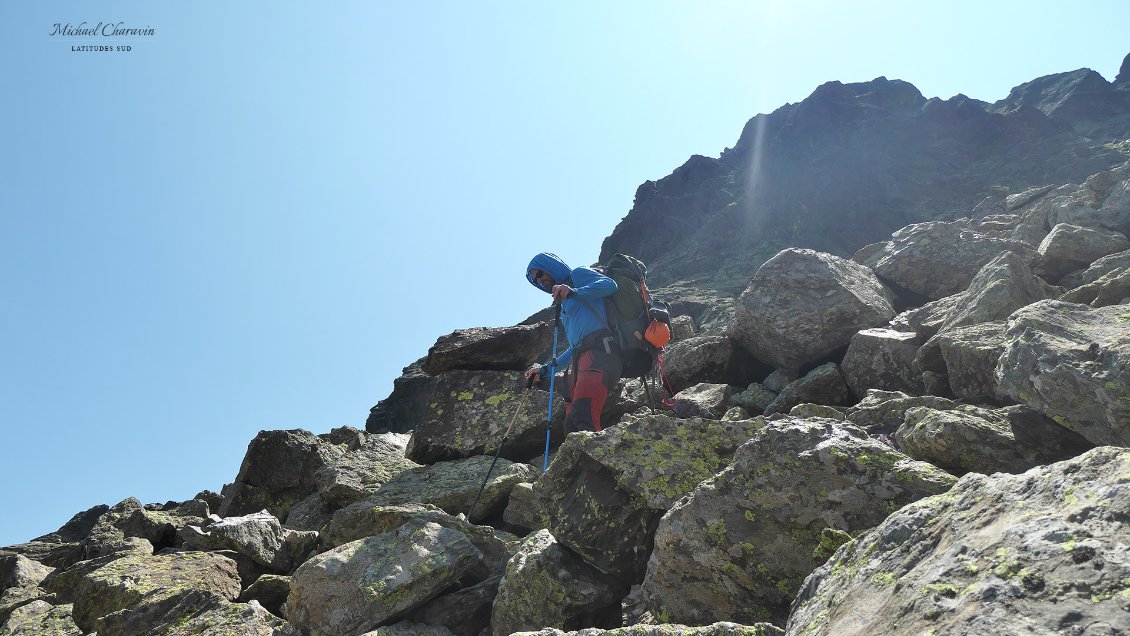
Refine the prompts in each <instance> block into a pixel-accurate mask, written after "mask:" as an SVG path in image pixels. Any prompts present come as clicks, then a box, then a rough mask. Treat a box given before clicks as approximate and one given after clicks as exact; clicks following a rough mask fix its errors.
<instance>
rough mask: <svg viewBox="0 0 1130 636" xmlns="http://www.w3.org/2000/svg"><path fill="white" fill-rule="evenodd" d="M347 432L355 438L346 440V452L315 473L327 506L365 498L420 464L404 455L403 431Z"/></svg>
mask: <svg viewBox="0 0 1130 636" xmlns="http://www.w3.org/2000/svg"><path fill="white" fill-rule="evenodd" d="M346 434H348V435H351V436H352V437H353V438H354V439H351V440H349V442H347V443H346V445H345V446H344V448H345V452H344V453H343V454H341V455H340V456H338V457H337V458H336V459H334V460H333V462H332V463H330V464H327V465H326V466H323V467H322V468H320V469H318V470H317V472H315V473H314V480H315V483H316V484H317V487H318V493H317V494H318V497H319V499H320V501H321V502H323V504H324V505H325V506H326V507H328V508H330V509H337V508H341V507H343V506H348V505H349V504H351V503H353V502H354V501H357V500H359V499H364V498H365V497H366V496H367V495H369V494H371V493H372V492H373V491H375V490H376V489H377V488H380V487H381V486H382V485H384V484H386V483H388V482H389V481H390V480H392V479H393V478H394V477H396V476H397V475H399V474H400V473H402V472H404V471H405V470H408V469H410V468H417V467H419V464H417V463H416V462H413V461H411V460H409V459H408V458H406V457H405V456H404V454H405V449H406V448H407V447H408V440H409V436H408V435H406V434H403V433H382V434H376V435H371V434H367V433H364V432H361V431H357V430H355V429H347V432H342V435H346ZM288 521H289V517H288Z"/></svg>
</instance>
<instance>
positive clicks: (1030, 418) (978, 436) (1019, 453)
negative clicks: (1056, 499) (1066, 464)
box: [894, 405, 1093, 475]
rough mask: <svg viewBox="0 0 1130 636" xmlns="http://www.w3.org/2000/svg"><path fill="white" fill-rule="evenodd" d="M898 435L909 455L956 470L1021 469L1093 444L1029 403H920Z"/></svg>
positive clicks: (1066, 456)
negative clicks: (1005, 405) (938, 406)
mask: <svg viewBox="0 0 1130 636" xmlns="http://www.w3.org/2000/svg"><path fill="white" fill-rule="evenodd" d="M894 439H895V442H896V443H897V444H898V447H899V449H900V450H902V451H903V452H904V453H906V454H907V455H910V456H911V457H913V458H915V459H920V460H922V461H926V462H930V463H931V464H934V465H935V466H938V467H940V468H943V469H945V470H947V471H949V472H951V473H953V474H955V475H962V474H965V473H967V472H978V473H985V474H990V473H998V472H1001V473H1022V472H1024V471H1026V470H1028V469H1029V468H1033V467H1035V466H1040V465H1043V464H1051V463H1054V462H1057V461H1062V460H1064V459H1070V458H1072V457H1075V456H1076V455H1080V454H1082V453H1083V452H1085V451H1087V450H1089V449H1091V448H1093V446H1092V445H1091V444H1088V443H1087V442H1086V440H1084V439H1083V438H1081V437H1080V436H1079V435H1077V434H1075V433H1072V432H1071V431H1069V430H1067V429H1065V428H1063V427H1062V426H1060V425H1058V424H1056V423H1055V422H1053V421H1051V420H1049V419H1048V418H1046V417H1044V416H1042V415H1040V414H1039V413H1036V412H1034V411H1031V410H1029V409H1027V408H1025V407H1009V408H1006V409H1000V410H988V409H983V408H977V407H974V406H966V405H961V406H959V407H957V408H954V409H948V410H937V409H932V408H929V407H922V406H920V407H916V408H912V409H910V410H908V411H907V412H906V419H905V422H904V423H903V424H902V426H901V427H899V429H898V430H897V431H896V432H895V435H894Z"/></svg>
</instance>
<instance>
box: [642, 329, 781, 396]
mask: <svg viewBox="0 0 1130 636" xmlns="http://www.w3.org/2000/svg"><path fill="white" fill-rule="evenodd" d="M663 372H664V374H665V375H666V376H667V381H668V382H670V383H671V388H672V389H673V390H674V391H675V392H679V391H682V390H683V389H685V388H687V387H689V386H693V385H695V384H699V383H702V382H707V383H711V384H738V385H742V386H745V385H746V384H749V382H750V381H752V380H753V378H754V377H761V376H763V375H765V373H768V372H769V369H766V368H765V366H764V364H762V363H760V362H758V361H757V360H755V359H754V358H753V357H751V356H750V355H749V353H748V352H746V351H745V350H744V349H742V348H741V347H739V346H737V345H736V344H735V342H734V341H733V340H732V339H730V338H729V337H728V336H723V335H718V334H704V335H701V336H694V337H693V338H688V339H687V340H682V341H679V342H673V343H671V344H670V345H668V346H667V348H666V349H665V350H664V352H663Z"/></svg>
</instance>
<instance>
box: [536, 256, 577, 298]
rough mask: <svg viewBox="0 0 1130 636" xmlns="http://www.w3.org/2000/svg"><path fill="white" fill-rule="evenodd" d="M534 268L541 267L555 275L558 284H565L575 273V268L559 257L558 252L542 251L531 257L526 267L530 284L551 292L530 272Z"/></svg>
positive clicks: (554, 278) (542, 269)
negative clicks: (542, 286)
mask: <svg viewBox="0 0 1130 636" xmlns="http://www.w3.org/2000/svg"><path fill="white" fill-rule="evenodd" d="M533 269H540V270H541V271H543V272H545V273H547V274H549V275H550V276H552V277H553V280H555V281H557V284H558V285H563V284H565V283H566V282H567V281H568V280H569V276H570V275H571V274H572V273H573V270H572V269H570V268H569V266H568V265H566V264H565V262H564V261H562V260H561V259H560V258H558V257H557V255H556V254H550V253H549V252H542V253H541V254H538V255H537V256H535V257H533V258H532V259H530V264H529V265H528V266H527V267H526V280H528V281H530V284H531V285H533V286H534V287H537V288H538V289H541V290H542V291H543V292H546V293H549V290H548V289H542V288H541V286H540V285H538V281H537V280H535V279H534V277H533V275H531V274H530V270H533Z"/></svg>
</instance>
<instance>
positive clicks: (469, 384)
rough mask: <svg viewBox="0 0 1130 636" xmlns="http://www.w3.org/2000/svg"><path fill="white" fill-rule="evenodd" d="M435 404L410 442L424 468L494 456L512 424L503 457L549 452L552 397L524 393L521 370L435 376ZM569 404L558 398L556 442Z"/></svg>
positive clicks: (411, 451)
mask: <svg viewBox="0 0 1130 636" xmlns="http://www.w3.org/2000/svg"><path fill="white" fill-rule="evenodd" d="M436 380H437V381H436V384H435V390H434V391H433V393H432V401H431V402H429V403H428V406H427V407H426V408H425V410H424V414H423V415H422V417H421V418H420V420H419V421H418V422H417V424H416V427H415V430H414V431H413V432H412V440H411V441H410V442H409V443H408V449H407V451H406V454H407V457H408V458H409V459H411V460H414V461H417V462H420V463H421V464H430V463H434V462H437V461H446V460H452V459H462V458H465V457H473V456H475V455H484V454H487V453H488V452H489V453H491V454H494V453H495V452H497V451H498V446H499V444H500V443H501V442H502V437H503V435H504V434H505V433H506V431H507V429H508V428H509V427H510V424H511V422H513V424H514V427H513V429H512V430H511V432H510V437H509V439H508V441H507V442H506V445H505V446H503V447H502V456H503V457H506V458H507V459H511V460H514V461H525V460H527V459H529V458H531V457H536V456H537V455H539V454H541V453H542V452H544V451H545V417H546V415H547V413H548V404H549V393H548V392H547V391H542V390H540V389H534V388H531V389H522V385H523V384H524V383H525V381H524V379H523V378H522V374H521V373H520V372H516V371H515V372H507V371H450V372H448V373H444V374H443V375H441V376H440V377H438V378H436ZM564 417H565V401H564V400H563V399H561V396H560V392H558V394H557V395H556V396H555V397H554V426H553V433H554V435H553V438H554V439H556V440H561V439H562V438H563V437H564Z"/></svg>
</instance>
